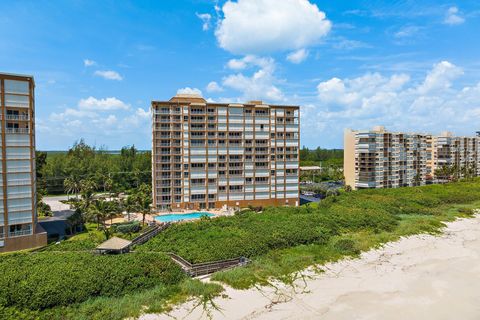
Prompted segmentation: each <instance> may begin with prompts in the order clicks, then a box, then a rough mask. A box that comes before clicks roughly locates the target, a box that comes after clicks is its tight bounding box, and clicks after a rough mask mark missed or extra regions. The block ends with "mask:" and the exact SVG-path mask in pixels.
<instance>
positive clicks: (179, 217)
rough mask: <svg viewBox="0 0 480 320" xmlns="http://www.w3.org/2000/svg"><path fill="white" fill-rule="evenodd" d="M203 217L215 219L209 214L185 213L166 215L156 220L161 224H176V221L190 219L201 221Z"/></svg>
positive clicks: (157, 217)
mask: <svg viewBox="0 0 480 320" xmlns="http://www.w3.org/2000/svg"><path fill="white" fill-rule="evenodd" d="M201 216H207V217H213V216H214V214H211V213H208V212H192V213H184V214H164V215H161V216H156V217H155V220H157V221H160V222H175V221H182V220H190V219H199V218H200V217H201Z"/></svg>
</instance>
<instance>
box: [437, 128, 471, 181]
mask: <svg viewBox="0 0 480 320" xmlns="http://www.w3.org/2000/svg"><path fill="white" fill-rule="evenodd" d="M479 149H480V137H478V136H477V137H455V136H453V134H452V133H451V132H442V133H441V134H440V135H439V136H436V137H434V139H433V152H434V153H433V159H434V161H433V166H432V174H435V172H436V170H437V169H440V168H442V167H444V166H446V167H455V168H456V169H458V174H459V176H463V175H464V174H465V171H464V170H471V174H474V175H480V155H479V153H478V152H479ZM439 178H442V177H439ZM443 178H444V177H443Z"/></svg>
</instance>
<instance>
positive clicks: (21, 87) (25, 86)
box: [5, 80, 30, 94]
mask: <svg viewBox="0 0 480 320" xmlns="http://www.w3.org/2000/svg"><path fill="white" fill-rule="evenodd" d="M29 87H30V86H29V83H28V81H17V80H5V92H7V93H20V94H29V93H30V92H29V91H30V90H29Z"/></svg>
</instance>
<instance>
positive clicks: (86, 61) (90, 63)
mask: <svg viewBox="0 0 480 320" xmlns="http://www.w3.org/2000/svg"><path fill="white" fill-rule="evenodd" d="M96 64H97V63H96V62H95V61H93V60H90V59H84V60H83V65H84V66H85V67H91V66H94V65H96Z"/></svg>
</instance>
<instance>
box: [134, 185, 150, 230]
mask: <svg viewBox="0 0 480 320" xmlns="http://www.w3.org/2000/svg"><path fill="white" fill-rule="evenodd" d="M133 197H134V200H133V201H134V202H135V204H136V207H137V208H138V210H139V211H140V213H141V214H142V224H143V225H145V216H146V215H147V214H148V213H150V212H151V205H152V190H151V187H150V186H149V185H147V184H142V185H141V186H140V187H139V188H138V189H137V192H135V194H134V195H133Z"/></svg>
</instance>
